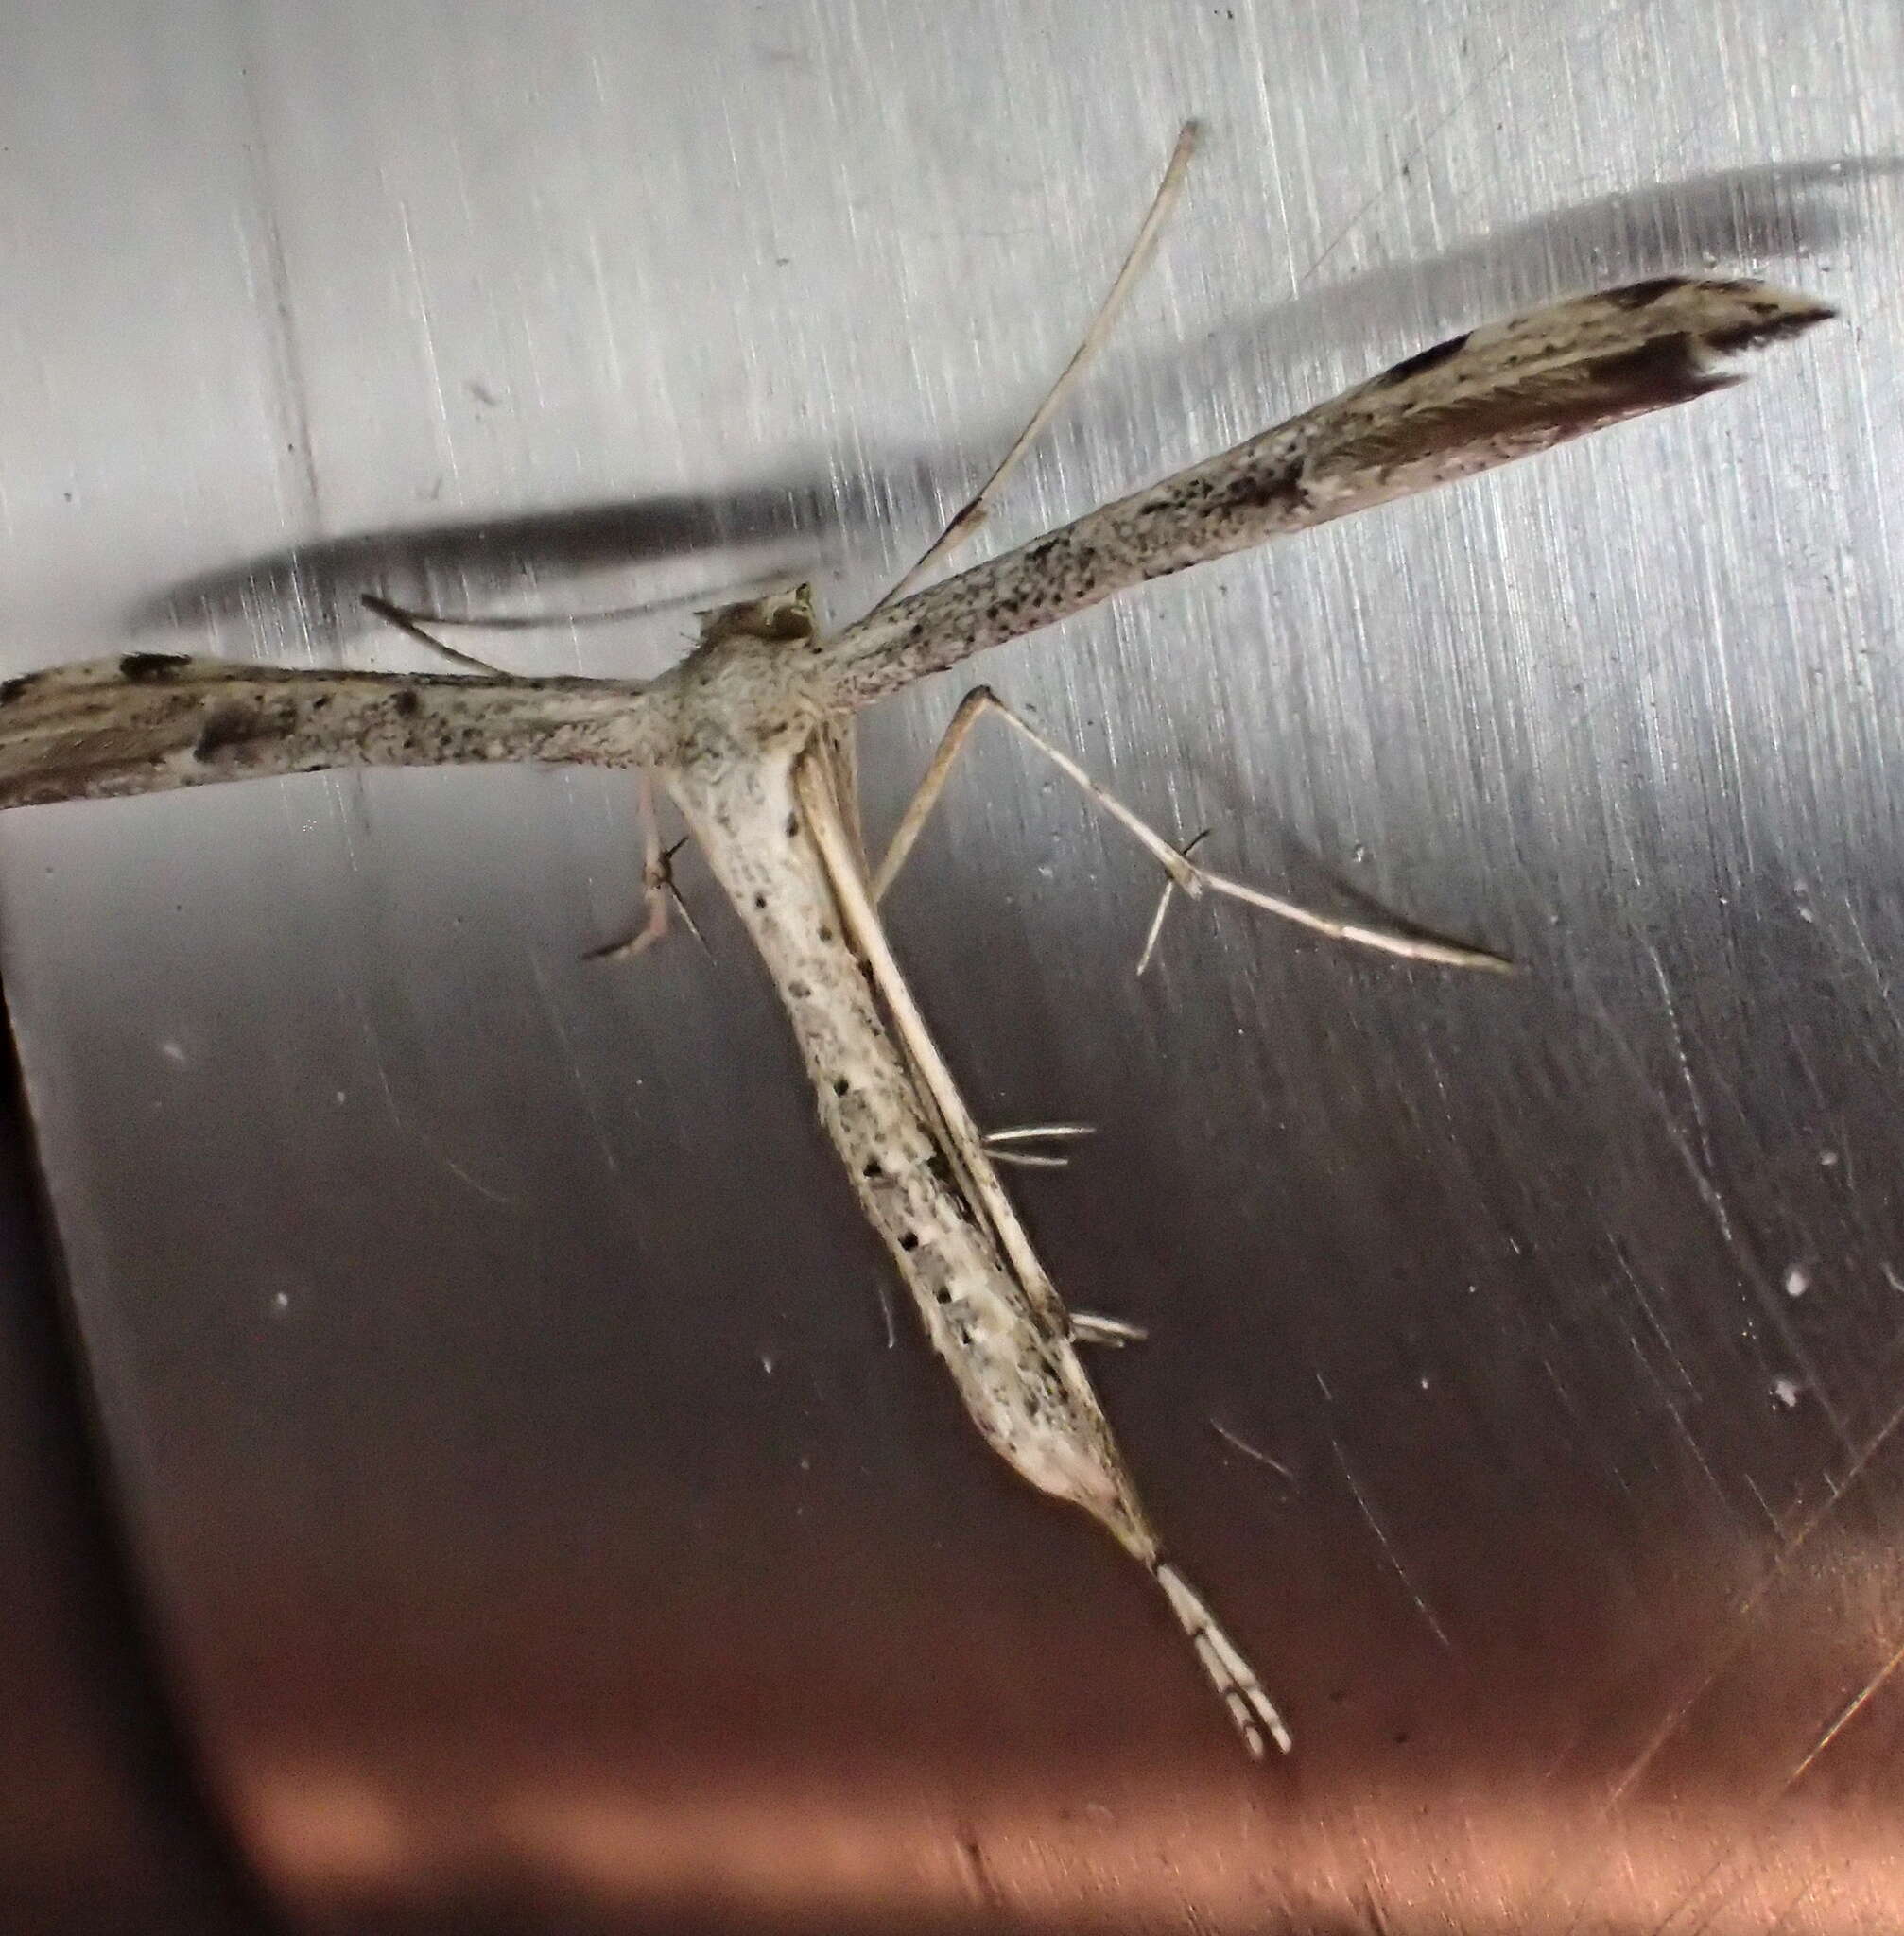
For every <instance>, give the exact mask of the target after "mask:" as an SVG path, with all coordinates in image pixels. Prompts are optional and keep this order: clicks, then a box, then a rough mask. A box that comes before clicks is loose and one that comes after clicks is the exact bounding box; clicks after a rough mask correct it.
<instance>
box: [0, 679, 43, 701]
mask: <svg viewBox="0 0 1904 1936" xmlns="http://www.w3.org/2000/svg"><path fill="white" fill-rule="evenodd" d="M39 677H40V675H39V674H38V673H37V672H23V673H22V674H21V675H20V677H19V678H18V679H9V681H8V682H7V683H6V684H4V685H0V706H10V705H11V704H12V703H13V701H14V700H17V699H18V698H19V697H20V695H21V694H22V693H23V692H25V691H26V689H27V687H29V686H30V685H31V684H32V683H33V682H34V681H35V680H36V679H38V678H39Z"/></svg>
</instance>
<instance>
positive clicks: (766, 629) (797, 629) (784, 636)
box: [701, 585, 820, 646]
mask: <svg viewBox="0 0 1904 1936" xmlns="http://www.w3.org/2000/svg"><path fill="white" fill-rule="evenodd" d="M819 630H820V621H819V619H818V618H817V617H816V616H815V614H814V611H813V587H812V586H811V585H795V586H793V587H792V588H791V589H790V590H788V591H785V592H771V593H770V594H769V595H768V596H766V597H765V598H745V599H743V600H742V601H741V602H740V603H739V604H737V605H717V606H716V607H715V608H714V610H713V611H712V612H703V613H702V614H701V644H702V645H703V646H711V645H713V644H714V643H715V641H716V640H718V639H731V638H750V639H771V640H774V641H775V642H784V643H786V644H788V645H800V644H803V643H804V642H805V641H806V640H808V639H810V638H812V637H813V635H814V634H815V632H817V631H819Z"/></svg>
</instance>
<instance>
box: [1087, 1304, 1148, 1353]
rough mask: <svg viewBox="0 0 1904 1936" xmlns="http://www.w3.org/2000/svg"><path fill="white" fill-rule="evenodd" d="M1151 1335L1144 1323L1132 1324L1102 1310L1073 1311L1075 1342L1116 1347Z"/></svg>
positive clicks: (1133, 1342)
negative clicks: (1110, 1315)
mask: <svg viewBox="0 0 1904 1936" xmlns="http://www.w3.org/2000/svg"><path fill="white" fill-rule="evenodd" d="M1150 1335H1151V1334H1150V1332H1149V1331H1148V1330H1147V1329H1146V1328H1145V1327H1144V1326H1143V1325H1142V1324H1132V1323H1129V1322H1126V1321H1125V1320H1124V1319H1122V1318H1109V1317H1106V1316H1105V1315H1104V1313H1103V1312H1102V1311H1073V1312H1072V1313H1071V1342H1072V1343H1073V1344H1101V1345H1109V1346H1112V1347H1114V1348H1116V1347H1121V1346H1123V1345H1126V1344H1141V1343H1143V1341H1144V1340H1145V1339H1147V1338H1148V1337H1150Z"/></svg>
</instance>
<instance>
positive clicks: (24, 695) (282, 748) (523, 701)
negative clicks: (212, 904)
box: [0, 652, 658, 807]
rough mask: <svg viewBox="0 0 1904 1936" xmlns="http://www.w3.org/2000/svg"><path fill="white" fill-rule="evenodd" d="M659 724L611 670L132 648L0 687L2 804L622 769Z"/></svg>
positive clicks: (647, 753) (639, 755) (651, 743)
mask: <svg viewBox="0 0 1904 1936" xmlns="http://www.w3.org/2000/svg"><path fill="white" fill-rule="evenodd" d="M657 732H658V722H657V721H656V720H655V718H654V716H653V708H652V707H651V705H650V704H649V701H648V700H647V698H646V696H645V694H644V692H643V689H642V688H641V687H640V686H639V685H635V684H632V683H624V682H620V681H608V680H585V679H563V680H512V679H464V678H458V677H454V676H447V675H442V674H421V673H375V672H343V671H302V670H293V669H290V668H286V667H280V666H237V665H233V664H231V663H230V662H229V661H226V660H219V659H191V658H179V657H175V656H173V655H171V654H167V653H156V652H135V653H131V654H129V655H127V656H125V657H122V658H117V659H100V660H94V661H91V662H89V663H87V664H85V665H79V666H58V667H55V668H54V669H52V670H50V671H46V672H30V673H27V674H26V675H24V676H23V677H21V678H18V679H12V680H9V681H7V682H6V683H5V684H4V685H0V807H8V806H32V805H38V804H43V803H46V802H50V801H59V800H98V799H106V798H110V797H112V796H114V795H119V794H129V793H159V792H164V791H167V790H169V789H171V788H173V787H199V786H205V785H209V784H212V783H215V782H217V781H221V780H245V779H254V778H261V777H265V776H268V775H271V774H283V773H306V772H315V771H318V770H320V769H324V768H330V767H369V766H397V767H428V766H448V765H464V764H476V763H480V762H490V761H545V762H548V763H550V764H570V763H580V764H588V765H614V766H635V765H641V764H644V763H645V762H646V761H647V760H649V759H650V758H652V757H653V754H654V752H655V750H656V747H657V745H658V738H657Z"/></svg>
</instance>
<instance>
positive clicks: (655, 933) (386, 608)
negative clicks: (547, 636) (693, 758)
mask: <svg viewBox="0 0 1904 1936" xmlns="http://www.w3.org/2000/svg"><path fill="white" fill-rule="evenodd" d="M359 596H360V598H361V601H362V604H363V607H364V610H365V611H366V612H370V613H373V614H375V615H376V616H377V617H378V618H381V619H382V620H383V621H384V623H385V624H386V625H392V626H394V627H395V628H396V629H397V631H400V632H403V633H404V634H406V635H407V637H409V638H413V639H415V640H417V641H418V643H419V644H422V645H425V646H428V647H429V648H430V649H431V650H432V651H435V652H441V654H442V655H443V657H444V658H446V659H454V660H455V661H456V662H457V664H458V665H459V666H470V667H472V668H473V669H474V670H476V671H478V672H493V673H496V674H498V675H500V676H501V677H502V678H504V679H507V678H509V677H510V674H509V673H508V672H506V671H504V670H503V668H502V667H501V666H492V665H490V664H489V662H488V661H487V660H485V659H477V658H475V657H473V656H472V655H471V654H470V653H468V652H459V651H458V650H457V648H455V647H454V646H446V645H444V644H443V642H442V640H441V639H440V638H437V637H434V636H433V635H432V634H431V633H430V632H428V631H425V630H424V624H423V621H424V619H425V618H428V619H430V621H431V622H432V623H433V624H438V625H442V624H450V625H456V624H471V625H486V624H489V623H491V621H489V620H486V619H444V618H442V617H441V616H439V615H437V614H430V613H418V612H414V611H412V610H411V609H410V608H409V607H407V606H404V605H397V604H393V603H392V602H391V601H390V600H389V599H388V598H384V597H380V596H378V595H377V594H376V593H374V592H364V593H361V594H360V595H359ZM497 622H498V623H500V621H497ZM544 622H545V621H542V620H534V621H529V620H521V621H514V623H517V624H522V625H527V624H529V623H536V624H541V623H544ZM639 785H640V803H641V890H642V899H643V901H644V903H645V904H646V906H647V908H648V919H647V920H646V921H645V922H643V924H642V925H641V927H640V929H639V930H638V931H637V932H636V933H634V934H632V935H630V936H629V938H628V939H627V940H626V941H620V942H609V943H608V945H607V946H606V947H601V948H592V949H590V950H589V952H588V953H587V954H586V955H584V956H583V957H582V959H584V960H586V961H625V960H631V959H633V957H635V956H636V955H639V954H640V953H642V952H643V950H644V949H647V948H651V947H652V946H653V945H654V944H655V942H658V941H664V940H666V936H667V928H668V912H669V909H670V908H672V909H673V911H674V912H676V913H678V914H679V915H680V916H681V922H682V925H683V926H684V927H685V928H686V929H687V931H688V933H689V934H691V935H692V936H693V937H694V938H695V940H696V941H700V940H701V930H700V928H698V927H697V926H695V925H694V916H693V915H692V914H690V913H689V912H688V909H687V903H686V902H685V901H684V900H683V899H682V897H681V890H680V889H679V888H678V887H677V886H676V885H675V880H674V856H676V855H677V854H678V853H680V851H681V848H682V845H683V843H682V842H681V841H679V840H677V841H676V842H675V843H674V845H673V846H672V847H664V846H663V845H662V844H661V823H660V821H658V820H657V819H656V817H655V810H654V783H653V781H652V780H650V779H649V776H648V774H646V773H643V774H642V775H641V779H640V783H639ZM703 945H704V943H703Z"/></svg>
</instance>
